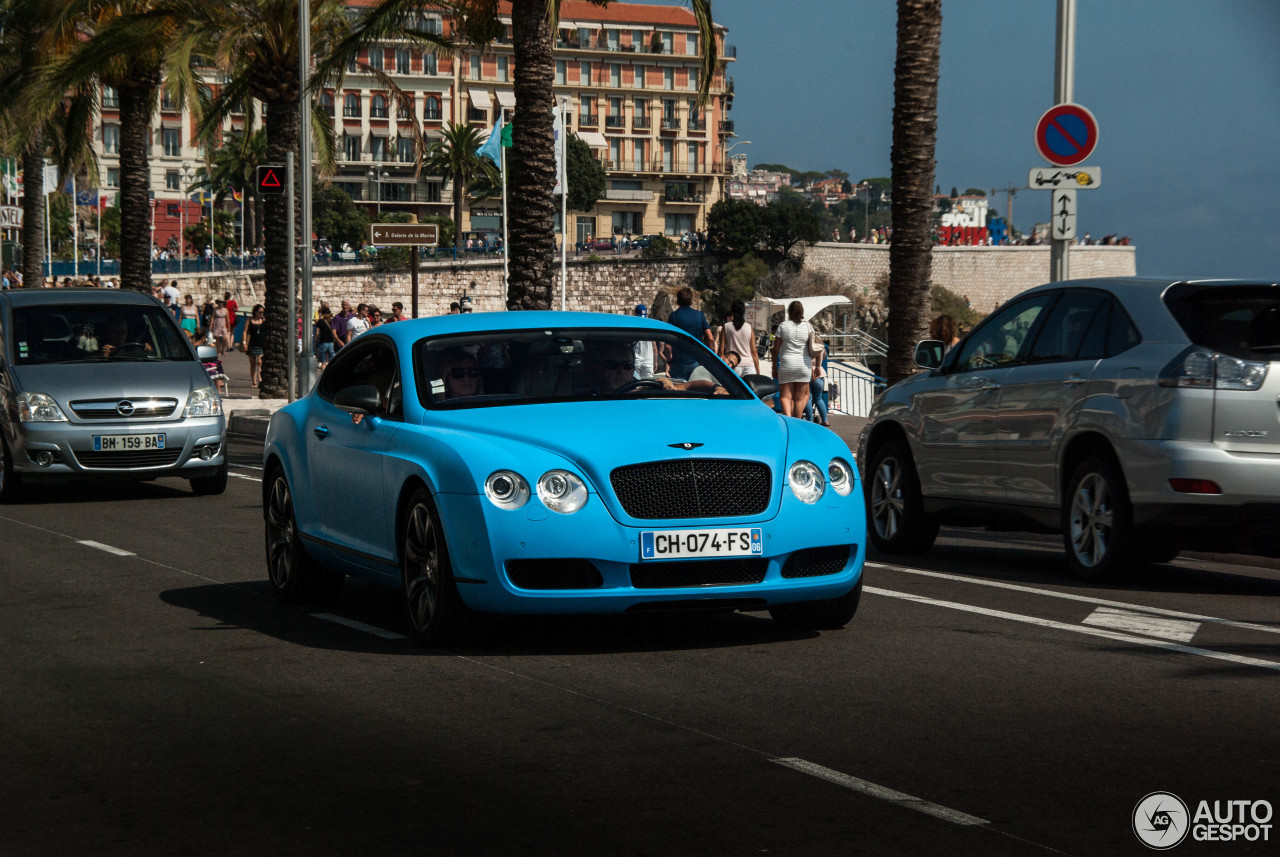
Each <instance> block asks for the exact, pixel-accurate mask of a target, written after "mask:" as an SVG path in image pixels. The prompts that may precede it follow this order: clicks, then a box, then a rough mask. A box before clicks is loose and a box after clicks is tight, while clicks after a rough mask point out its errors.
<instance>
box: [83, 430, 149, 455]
mask: <svg viewBox="0 0 1280 857" xmlns="http://www.w3.org/2000/svg"><path fill="white" fill-rule="evenodd" d="M144 449H164V435H163V434H95V435H94V436H93V451H94V452H138V451H140V450H144Z"/></svg>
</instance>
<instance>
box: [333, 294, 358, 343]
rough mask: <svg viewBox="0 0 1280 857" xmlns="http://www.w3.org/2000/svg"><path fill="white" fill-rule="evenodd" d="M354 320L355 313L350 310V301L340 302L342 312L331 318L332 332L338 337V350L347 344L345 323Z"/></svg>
mask: <svg viewBox="0 0 1280 857" xmlns="http://www.w3.org/2000/svg"><path fill="white" fill-rule="evenodd" d="M353 318H355V313H354V312H353V311H352V309H351V301H349V300H346V299H345V298H344V299H343V301H342V312H340V313H338V314H337V315H335V316H334V317H333V332H334V333H336V334H337V335H338V345H337V347H338V348H342V346H344V345H346V344H347V340H348V339H349V338H350V337H348V336H347V322H349V321H350V320H351V319H353Z"/></svg>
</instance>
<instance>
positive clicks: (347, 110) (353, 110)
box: [342, 107, 363, 119]
mask: <svg viewBox="0 0 1280 857" xmlns="http://www.w3.org/2000/svg"><path fill="white" fill-rule="evenodd" d="M362 115H363V114H362V113H361V111H360V108H359V107H344V108H342V116H343V118H344V119H359V118H360V117H361V116H362Z"/></svg>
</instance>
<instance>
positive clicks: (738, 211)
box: [707, 199, 764, 258]
mask: <svg viewBox="0 0 1280 857" xmlns="http://www.w3.org/2000/svg"><path fill="white" fill-rule="evenodd" d="M763 211H764V209H762V208H761V207H760V206H758V205H756V204H755V203H754V202H751V201H750V200H746V199H722V200H720V201H719V202H717V203H716V204H715V205H713V206H711V211H710V212H708V213H707V249H708V250H710V251H712V252H713V253H718V254H719V255H721V256H725V257H735V258H736V257H738V256H743V255H745V254H747V253H752V252H755V251H756V249H757V248H758V247H759V244H760V230H761V221H762V219H763V214H762V213H763Z"/></svg>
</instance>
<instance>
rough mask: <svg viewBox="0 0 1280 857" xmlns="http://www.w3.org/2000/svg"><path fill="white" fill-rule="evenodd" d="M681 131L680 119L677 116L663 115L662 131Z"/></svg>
mask: <svg viewBox="0 0 1280 857" xmlns="http://www.w3.org/2000/svg"><path fill="white" fill-rule="evenodd" d="M679 131H680V120H679V118H677V117H675V116H663V117H662V133H663V134H676V133H679Z"/></svg>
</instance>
